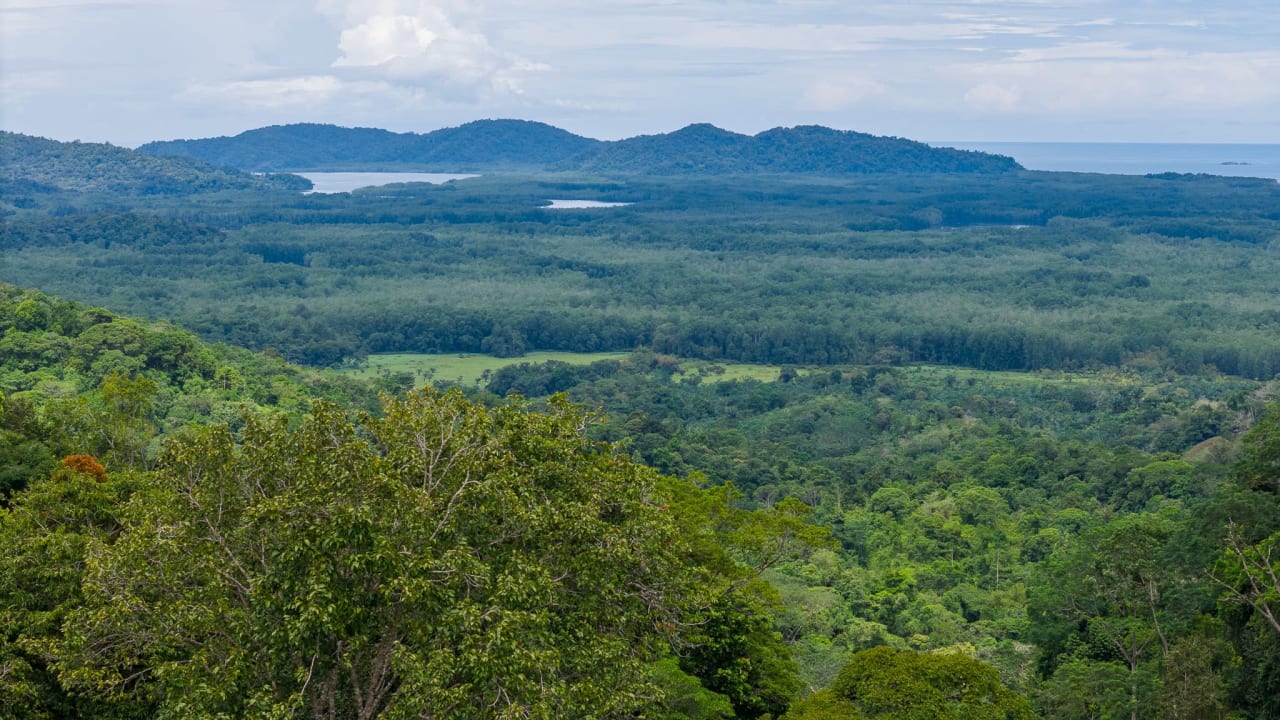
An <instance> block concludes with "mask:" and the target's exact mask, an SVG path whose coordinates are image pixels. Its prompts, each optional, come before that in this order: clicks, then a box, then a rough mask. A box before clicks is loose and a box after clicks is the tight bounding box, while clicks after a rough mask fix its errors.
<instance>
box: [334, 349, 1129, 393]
mask: <svg viewBox="0 0 1280 720" xmlns="http://www.w3.org/2000/svg"><path fill="white" fill-rule="evenodd" d="M630 356H631V353H626V352H607V353H571V352H531V353H528V354H527V355H524V356H522V357H516V358H500V357H493V356H492V355H480V354H471V353H467V354H457V353H453V354H448V353H446V354H437V355H428V354H418V353H388V354H384V355H370V356H369V357H368V359H367V360H365V361H364V362H363V363H361V364H360V365H359V366H357V367H354V368H349V369H346V370H344V371H343V372H345V373H348V374H351V375H354V376H356V377H363V378H374V377H378V376H381V375H389V374H394V373H409V374H410V375H412V376H413V378H414V382H415V384H416V385H418V386H422V385H426V384H428V383H437V384H439V383H446V382H448V383H456V384H458V385H463V386H471V385H479V384H481V383H482V382H483V377H484V374H485V372H486V371H488V372H494V371H497V370H500V369H502V368H504V367H507V366H508V365H517V364H519V363H535V364H536V363H542V362H547V361H549V360H559V361H560V362H566V363H570V364H573V365H587V364H590V363H593V362H596V361H597V360H623V359H625V358H628V357H630ZM678 362H679V365H678V367H679V369H678V370H677V371H676V373H675V374H674V375H672V380H673V381H676V382H681V381H690V380H692V379H693V378H699V379H700V380H701V382H728V381H731V380H758V381H760V382H774V381H776V380H777V379H778V375H779V373H780V372H781V370H782V368H781V366H778V365H752V364H746V363H730V362H712V361H708V360H689V359H681V360H679V361H678ZM830 369H831V368H805V367H801V368H797V373H798V374H800V375H808V374H809V373H811V372H824V371H827V370H830ZM841 369H846V370H847V369H850V368H848V367H846V366H841ZM897 370H898V371H900V372H903V373H907V374H908V375H909V376H912V377H915V378H916V379H918V380H921V381H925V382H931V381H932V382H937V383H943V382H944V381H946V378H947V377H948V376H949V377H951V378H953V379H954V381H959V382H966V381H970V382H977V383H978V384H980V385H982V386H983V387H988V388H1008V389H1013V388H1021V387H1026V386H1031V385H1039V386H1043V385H1060V386H1061V385H1079V384H1094V383H1103V384H1109V385H1127V384H1131V383H1134V382H1138V380H1137V379H1136V378H1134V377H1131V376H1126V375H1123V374H1121V373H1118V372H1104V373H1098V372H1076V373H1072V372H1062V371H1052V370H1041V371H1038V372H1014V371H994V370H975V369H972V368H964V367H942V366H936V365H908V366H904V367H898V368H897Z"/></svg>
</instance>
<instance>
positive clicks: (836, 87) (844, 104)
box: [803, 77, 887, 112]
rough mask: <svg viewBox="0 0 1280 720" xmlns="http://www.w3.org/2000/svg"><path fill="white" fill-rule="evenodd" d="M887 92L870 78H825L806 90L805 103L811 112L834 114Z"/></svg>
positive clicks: (881, 85)
mask: <svg viewBox="0 0 1280 720" xmlns="http://www.w3.org/2000/svg"><path fill="white" fill-rule="evenodd" d="M886 91H887V88H886V87H885V86H884V85H883V84H881V83H879V82H876V81H875V80H871V79H869V78H862V77H844V78H824V79H821V80H818V81H816V82H814V83H813V84H812V85H810V86H809V87H808V88H807V89H806V90H805V92H804V96H803V103H804V106H805V107H806V108H808V109H811V110H816V111H818V112H834V111H837V110H844V109H847V108H850V107H854V106H856V105H858V104H860V103H862V102H865V101H866V100H868V99H869V98H872V97H874V96H877V95H882V94H884V93H885V92H886Z"/></svg>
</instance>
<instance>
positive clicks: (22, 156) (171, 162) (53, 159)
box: [0, 132, 310, 195]
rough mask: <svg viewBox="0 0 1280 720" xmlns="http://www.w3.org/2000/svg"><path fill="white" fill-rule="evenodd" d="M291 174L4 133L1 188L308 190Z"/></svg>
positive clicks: (150, 191) (157, 192)
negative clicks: (255, 172) (253, 172)
mask: <svg viewBox="0 0 1280 720" xmlns="http://www.w3.org/2000/svg"><path fill="white" fill-rule="evenodd" d="M308 187H310V183H309V182H308V181H307V180H305V179H303V178H300V177H296V176H291V175H276V176H260V175H251V174H249V173H247V172H244V171H241V170H236V169H232V168H230V167H214V166H212V165H210V164H207V163H205V162H202V161H200V160H199V159H197V158H190V157H161V156H152V155H147V154H145V153H139V152H136V151H134V150H130V149H128V148H122V147H116V146H115V145H108V144H105V143H81V142H73V143H66V142H59V141H57V140H48V139H45V138H39V137H33V136H30V135H21V134H18V133H12V132H0V188H2V189H5V190H7V192H6V193H4V194H8V193H12V192H20V193H21V192H32V191H34V192H41V193H48V192H60V191H80V192H113V193H121V194H125V195H181V194H189V193H198V192H214V191H220V190H248V189H269V188H274V189H286V190H305V189H307V188H308Z"/></svg>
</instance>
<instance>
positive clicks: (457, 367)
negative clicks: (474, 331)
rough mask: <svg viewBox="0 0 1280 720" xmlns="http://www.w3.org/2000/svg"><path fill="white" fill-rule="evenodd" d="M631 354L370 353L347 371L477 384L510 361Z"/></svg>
mask: <svg viewBox="0 0 1280 720" xmlns="http://www.w3.org/2000/svg"><path fill="white" fill-rule="evenodd" d="M628 355H630V353H625V352H607V353H571V352H531V353H527V354H525V355H523V356H521V357H506V358H500V357H493V356H492V355H479V354H471V353H442V354H422V353H387V354H379V355H370V356H369V357H368V358H367V359H366V360H364V361H363V362H361V363H360V364H359V365H358V366H356V367H354V368H351V369H347V370H344V371H343V372H344V373H349V374H351V375H354V376H356V377H361V378H375V377H379V376H383V375H393V374H396V373H409V374H410V375H413V377H414V384H415V385H419V386H421V385H426V384H428V383H443V382H452V383H457V384H459V385H475V384H478V383H479V382H480V379H481V378H482V377H483V376H484V373H485V371H489V372H493V371H495V370H500V369H502V368H504V367H506V366H508V365H518V364H520V363H542V362H548V361H550V360H559V361H560V362H566V363H571V364H573V365H589V364H591V363H593V362H596V361H597V360H620V359H622V358H625V357H627V356H628Z"/></svg>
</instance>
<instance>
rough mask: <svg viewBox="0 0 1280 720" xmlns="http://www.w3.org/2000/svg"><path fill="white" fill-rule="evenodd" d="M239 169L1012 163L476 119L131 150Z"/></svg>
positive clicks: (851, 169)
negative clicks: (624, 135) (619, 134)
mask: <svg viewBox="0 0 1280 720" xmlns="http://www.w3.org/2000/svg"><path fill="white" fill-rule="evenodd" d="M138 149H139V151H141V152H144V153H151V154H156V155H180V156H186V157H192V158H197V159H200V160H204V161H205V162H209V163H213V164H216V165H229V166H233V167H238V168H242V169H246V170H254V171H262V170H322V169H323V170H339V169H346V170H357V169H359V170H376V169H385V170H389V169H416V170H434V171H442V172H444V171H449V172H454V171H478V170H557V171H564V172H592V173H608V174H626V175H688V174H697V175H705V174H752V173H806V174H819V175H846V174H862V173H1002V172H1008V171H1011V170H1017V169H1020V168H1019V166H1018V164H1017V163H1015V162H1014V161H1013V160H1012V159H1010V158H1007V157H1003V156H999V155H990V154H986V153H980V152H973V151H962V150H954V149H951V148H933V147H930V146H928V145H925V144H924V143H919V142H914V141H911V140H904V139H901V138H887V137H877V136H874V135H867V134H864V133H856V132H847V131H840V130H832V129H830V128H824V127H818V126H805V127H797V128H775V129H773V130H768V131H766V132H762V133H760V134H758V135H754V136H750V135H742V134H739V133H733V132H729V131H727V130H722V129H720V128H717V127H714V126H712V125H707V124H697V125H690V126H688V127H686V128H683V129H681V130H677V131H675V132H671V133H665V134H660V135H644V136H639V137H634V138H629V139H626V140H619V141H616V142H601V141H599V140H592V139H590V138H584V137H581V136H578V135H574V134H572V133H569V132H567V131H565V130H560V129H558V128H555V127H552V126H550V125H546V124H543V123H537V122H529V121H522V120H479V121H475V122H471V123H467V124H465V125H462V126H459V127H455V128H444V129H441V130H436V131H433V132H430V133H426V134H421V135H419V134H415V133H391V132H387V131H385V130H373V129H368V128H339V127H335V126H332V125H314V124H301V125H284V126H273V127H268V128H260V129H257V130H250V131H248V132H244V133H241V134H240V135H237V136H235V137H218V138H209V139H205V140H172V141H167V142H154V143H148V144H146V145H143V146H142V147H140V148H138Z"/></svg>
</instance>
